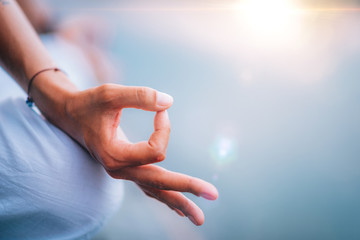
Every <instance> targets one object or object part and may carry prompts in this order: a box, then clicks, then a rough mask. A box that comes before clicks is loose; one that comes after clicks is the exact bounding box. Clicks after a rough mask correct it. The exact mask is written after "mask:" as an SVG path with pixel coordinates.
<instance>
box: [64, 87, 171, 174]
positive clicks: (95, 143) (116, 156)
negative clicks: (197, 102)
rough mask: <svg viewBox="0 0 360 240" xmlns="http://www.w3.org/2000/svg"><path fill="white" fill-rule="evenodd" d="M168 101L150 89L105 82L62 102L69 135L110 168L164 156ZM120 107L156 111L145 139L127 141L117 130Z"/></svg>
mask: <svg viewBox="0 0 360 240" xmlns="http://www.w3.org/2000/svg"><path fill="white" fill-rule="evenodd" d="M172 103H173V99H172V97H171V96H169V95H167V94H165V93H161V92H158V91H156V90H154V89H151V88H147V87H126V86H120V85H115V84H105V85H102V86H100V87H95V88H92V89H89V90H86V91H82V92H77V93H75V94H73V96H72V97H71V98H69V100H68V101H67V102H66V113H67V114H68V116H69V117H70V119H71V120H72V122H73V124H72V125H73V126H74V128H75V129H74V130H73V131H72V132H73V134H74V136H73V137H74V138H76V140H77V141H78V142H80V143H81V144H82V145H83V146H84V147H85V148H86V149H87V150H88V151H89V152H90V154H91V155H92V156H93V157H94V158H96V159H97V160H98V161H99V162H100V163H101V164H102V165H103V166H104V168H105V169H106V170H108V171H114V170H119V169H122V168H124V167H130V166H139V165H144V164H149V163H155V162H159V161H162V160H164V159H165V156H166V148H167V144H168V140H169V134H170V121H169V117H168V114H167V112H166V111H164V110H165V109H167V108H169V107H170V106H171V105H172ZM123 108H138V109H143V110H147V111H156V112H157V113H156V115H155V119H154V133H153V134H152V135H151V137H150V139H149V140H148V141H144V142H139V143H130V142H129V141H128V140H127V139H126V137H124V135H123V134H122V133H119V131H118V126H119V123H120V117H121V111H122V109H123Z"/></svg>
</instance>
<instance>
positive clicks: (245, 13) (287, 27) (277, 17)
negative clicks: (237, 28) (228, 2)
mask: <svg viewBox="0 0 360 240" xmlns="http://www.w3.org/2000/svg"><path fill="white" fill-rule="evenodd" d="M234 9H235V10H236V11H238V12H239V14H238V15H239V17H240V21H241V22H242V23H243V24H244V26H245V27H246V29H247V30H248V31H249V33H252V34H255V37H257V39H260V40H266V41H270V40H271V41H277V42H282V41H283V40H285V41H289V40H290V39H289V37H293V36H294V33H296V31H297V30H298V27H299V18H298V17H299V10H298V7H297V6H296V5H295V3H294V1H292V0H244V1H241V2H240V3H237V4H236V5H235V6H234Z"/></svg>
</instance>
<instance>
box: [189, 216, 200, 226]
mask: <svg viewBox="0 0 360 240" xmlns="http://www.w3.org/2000/svg"><path fill="white" fill-rule="evenodd" d="M188 218H189V219H190V221H191V222H192V223H193V224H195V225H198V223H197V222H196V221H195V219H194V218H193V216H188Z"/></svg>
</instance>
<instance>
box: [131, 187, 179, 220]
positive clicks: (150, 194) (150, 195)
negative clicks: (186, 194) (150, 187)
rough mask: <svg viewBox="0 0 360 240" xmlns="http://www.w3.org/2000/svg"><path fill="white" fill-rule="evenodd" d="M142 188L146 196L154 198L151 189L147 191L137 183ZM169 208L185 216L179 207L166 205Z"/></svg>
mask: <svg viewBox="0 0 360 240" xmlns="http://www.w3.org/2000/svg"><path fill="white" fill-rule="evenodd" d="M138 186H139V187H140V188H141V189H142V190H143V192H144V193H145V195H146V196H148V197H150V198H154V199H156V197H155V195H154V194H153V193H152V192H151V191H147V190H146V189H145V187H142V186H141V185H138ZM167 206H168V207H169V208H170V209H171V210H174V211H175V212H176V213H177V214H178V215H179V216H180V217H185V215H184V213H182V212H181V211H180V210H179V209H177V208H174V207H172V206H170V205H167Z"/></svg>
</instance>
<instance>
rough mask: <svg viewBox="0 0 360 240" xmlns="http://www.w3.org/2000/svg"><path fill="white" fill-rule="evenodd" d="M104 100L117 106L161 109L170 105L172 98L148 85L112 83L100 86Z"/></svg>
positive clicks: (150, 109)
mask: <svg viewBox="0 0 360 240" xmlns="http://www.w3.org/2000/svg"><path fill="white" fill-rule="evenodd" d="M102 87H103V88H104V89H105V90H102V91H103V92H105V94H104V95H105V99H106V102H111V103H112V104H114V106H116V107H117V108H138V109H143V110H147V111H156V112H158V111H163V110H166V109H168V108H169V107H171V105H172V103H173V98H172V97H171V96H170V95H168V94H166V93H162V92H159V91H156V90H155V89H152V88H148V87H128V86H119V85H114V84H106V85H103V86H102Z"/></svg>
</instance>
